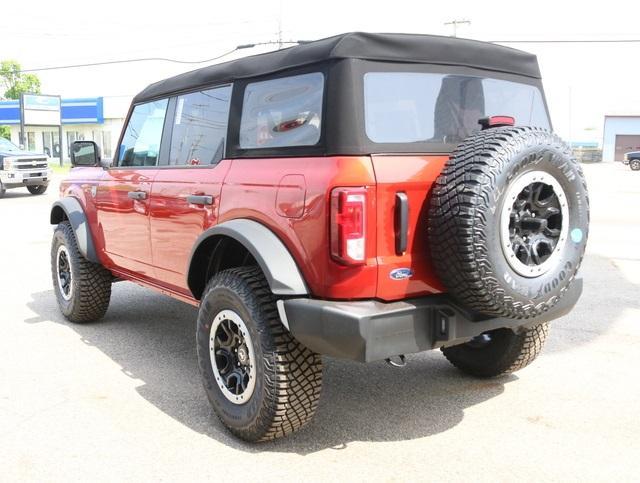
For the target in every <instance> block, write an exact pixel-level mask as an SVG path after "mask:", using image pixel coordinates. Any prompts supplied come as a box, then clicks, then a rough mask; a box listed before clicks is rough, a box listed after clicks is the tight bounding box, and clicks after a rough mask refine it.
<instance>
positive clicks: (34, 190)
mask: <svg viewBox="0 0 640 483" xmlns="http://www.w3.org/2000/svg"><path fill="white" fill-rule="evenodd" d="M47 188H48V185H46V184H37V185H29V186H27V189H28V190H29V193H31V194H32V195H42V194H44V192H45V191H47Z"/></svg>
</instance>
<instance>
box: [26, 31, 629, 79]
mask: <svg viewBox="0 0 640 483" xmlns="http://www.w3.org/2000/svg"><path fill="white" fill-rule="evenodd" d="M462 22H464V21H457V22H456V23H462ZM449 23H452V24H453V23H454V22H449ZM487 42H489V43H493V44H614V43H616V44H621V43H626V44H632V43H640V39H585V40H561V39H554V40H489V41H487ZM306 43H309V41H308V40H288V41H282V40H278V41H269V42H256V43H253V44H242V45H238V46H236V47H235V48H233V49H231V50H229V51H227V52H224V53H223V54H220V55H218V56H216V57H212V58H210V59H204V60H183V59H170V58H167V57H141V58H136V59H123V60H108V61H104V62H89V63H86V64H70V65H57V66H48V67H38V68H34V69H21V70H19V71H17V72H16V73H20V74H21V73H28V72H42V71H48V70H63V69H77V68H82V67H98V66H102V65H113V64H128V63H133V62H171V63H175V64H206V63H208V62H213V61H215V60H219V59H222V58H223V57H226V56H228V55H231V54H233V53H234V52H236V51H238V50H242V49H251V48H253V47H258V46H261V45H278V46H279V47H280V46H282V45H283V44H288V45H290V44H306Z"/></svg>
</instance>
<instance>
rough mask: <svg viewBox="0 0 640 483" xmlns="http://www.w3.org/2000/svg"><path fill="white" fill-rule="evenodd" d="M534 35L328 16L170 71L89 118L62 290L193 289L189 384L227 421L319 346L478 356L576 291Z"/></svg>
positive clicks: (291, 405) (255, 435) (70, 299)
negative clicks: (324, 22) (370, 27)
mask: <svg viewBox="0 0 640 483" xmlns="http://www.w3.org/2000/svg"><path fill="white" fill-rule="evenodd" d="M550 129H551V124H550V121H549V115H548V111H547V107H546V103H545V97H544V93H543V89H542V83H541V80H540V72H539V69H538V64H537V61H536V58H535V56H533V55H530V54H527V53H524V52H521V51H518V50H513V49H510V48H505V47H501V46H497V45H492V44H487V43H482V42H476V41H470V40H461V39H455V38H446V37H434V36H426V35H399V34H384V35H383V34H365V33H349V34H344V35H339V36H335V37H331V38H327V39H323V40H319V41H316V42H311V43H308V44H304V45H299V46H296V47H292V48H289V49H284V50H279V51H277V52H271V53H267V54H262V55H256V56H252V57H247V58H243V59H239V60H235V61H232V62H227V63H224V64H219V65H213V66H210V67H205V68H203V69H199V70H195V71H193V72H187V73H185V74H182V75H178V76H176V77H173V78H170V79H167V80H163V81H160V82H157V83H155V84H152V85H150V86H149V87H147V88H146V89H145V90H143V91H142V92H141V93H140V94H138V95H137V96H136V98H135V99H134V100H133V103H132V106H131V109H130V112H129V114H128V117H127V121H126V126H125V128H124V131H123V133H122V136H121V138H120V141H119V146H118V149H117V150H116V153H117V154H116V156H115V159H113V160H112V161H105V160H101V159H100V153H99V151H98V147H97V146H96V145H95V144H94V143H92V142H91V141H79V142H76V143H75V144H74V146H73V148H72V152H73V163H74V166H76V168H75V169H73V170H72V171H71V173H70V175H69V176H68V177H67V179H66V180H65V181H64V182H63V183H62V185H61V188H60V191H61V199H60V200H59V201H57V202H56V203H55V204H54V205H53V208H52V210H51V223H52V224H54V225H56V228H55V231H54V235H53V246H52V250H51V263H52V275H53V286H54V289H55V293H56V297H57V300H58V303H59V306H60V309H61V311H62V313H63V314H64V315H65V317H67V318H68V319H69V320H70V321H72V322H78V323H81V322H90V321H94V320H96V319H99V318H101V317H102V316H103V315H105V312H106V311H107V306H108V305H109V299H110V296H111V284H112V282H114V281H117V280H129V281H133V282H135V283H138V284H140V285H143V286H146V287H150V288H153V289H155V290H158V291H160V292H162V293H164V294H167V295H170V296H172V297H175V298H177V299H179V300H182V301H185V302H187V303H190V304H193V305H196V306H199V308H200V309H199V310H200V311H199V316H198V321H197V331H196V346H197V354H198V361H199V366H200V371H201V374H202V378H203V382H204V388H205V391H206V394H207V396H208V398H209V401H210V402H211V404H212V406H213V408H214V410H215V412H216V413H217V415H218V416H219V418H220V419H221V421H222V422H223V423H224V424H225V425H226V426H227V427H228V428H229V429H230V430H231V431H232V432H233V433H234V434H236V435H237V436H239V437H240V438H243V439H245V440H248V441H263V440H269V439H272V438H276V437H279V436H284V435H287V434H289V433H291V432H293V431H295V430H297V429H298V428H300V427H302V426H304V425H305V424H306V423H308V422H309V421H310V420H311V418H312V417H313V414H314V412H315V411H316V407H317V404H318V399H319V396H320V388H321V381H322V360H321V355H327V356H331V357H337V358H345V359H351V360H356V361H362V362H369V361H376V360H384V359H387V360H389V361H390V362H393V363H395V364H397V365H400V364H403V363H404V354H410V353H415V352H419V351H424V350H430V349H437V348H439V349H441V350H442V352H443V353H444V355H445V356H446V358H447V359H448V360H449V361H451V363H453V364H454V365H455V366H456V367H458V368H459V369H461V370H462V371H464V372H466V373H469V374H472V375H474V376H478V377H491V376H498V375H500V374H504V373H508V372H512V371H515V370H517V369H520V368H522V367H524V366H526V365H527V364H529V363H530V362H531V361H532V360H533V359H534V358H535V357H536V356H537V355H538V353H539V352H540V350H541V347H542V344H543V342H544V340H545V337H546V335H547V323H548V322H549V321H550V320H552V319H555V318H557V317H560V316H562V315H564V314H566V313H567V312H568V311H570V310H571V309H572V307H573V306H574V305H575V304H576V301H577V300H578V298H579V296H580V293H581V291H582V281H581V279H578V278H576V273H577V271H578V267H579V265H580V262H581V260H582V257H583V254H584V250H585V244H586V240H587V232H588V225H589V204H588V197H587V189H586V185H585V181H584V178H583V175H582V171H581V168H580V166H579V165H578V164H577V162H576V161H575V160H574V158H573V157H572V156H571V152H570V150H569V148H568V147H567V146H566V145H565V144H564V143H563V142H562V141H561V140H560V139H559V138H558V137H557V136H556V135H555V134H553V133H552V132H551V130H550Z"/></svg>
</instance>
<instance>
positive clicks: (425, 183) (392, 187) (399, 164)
mask: <svg viewBox="0 0 640 483" xmlns="http://www.w3.org/2000/svg"><path fill="white" fill-rule="evenodd" d="M371 159H372V162H373V169H374V172H375V177H376V183H377V188H376V192H377V200H376V201H377V203H376V205H377V230H376V237H377V244H376V245H377V261H378V286H377V290H376V297H377V298H379V299H382V300H398V299H403V298H408V297H415V296H420V295H427V294H431V293H438V292H441V291H442V290H443V287H442V285H441V283H440V281H439V280H438V278H437V277H436V275H435V273H434V270H433V266H432V264H431V260H430V255H429V247H428V244H427V226H428V219H427V217H428V211H429V207H428V201H429V195H430V193H431V188H432V186H433V183H434V182H435V180H436V178H437V177H438V175H439V174H440V172H441V171H442V168H443V167H444V164H445V163H446V161H447V160H448V159H449V156H447V155H373V156H371ZM403 234H406V241H405V240H404V239H403V238H404V237H403V236H402V235H403ZM403 245H406V246H403ZM407 269H408V270H407Z"/></svg>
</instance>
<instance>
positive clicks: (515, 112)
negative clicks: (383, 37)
mask: <svg viewBox="0 0 640 483" xmlns="http://www.w3.org/2000/svg"><path fill="white" fill-rule="evenodd" d="M364 107H365V131H366V135H367V137H368V138H369V139H370V140H371V141H373V142H374V143H417V142H421V143H424V142H426V143H434V144H442V143H444V144H450V143H458V142H461V141H462V140H463V139H465V138H466V137H468V136H469V135H470V134H472V133H473V132H474V131H478V130H479V129H480V125H479V124H478V120H479V119H481V118H483V117H487V116H496V115H507V116H512V117H514V118H515V120H516V125H518V126H537V127H543V128H547V129H548V128H549V127H550V124H549V120H548V117H547V111H546V108H545V105H544V102H543V99H542V94H541V93H540V90H539V89H538V88H537V87H535V86H532V85H528V84H521V83H517V82H511V81H506V80H500V79H492V78H484V77H475V76H464V75H447V74H433V73H418V72H415V73H414V72H368V73H366V74H365V75H364Z"/></svg>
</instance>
